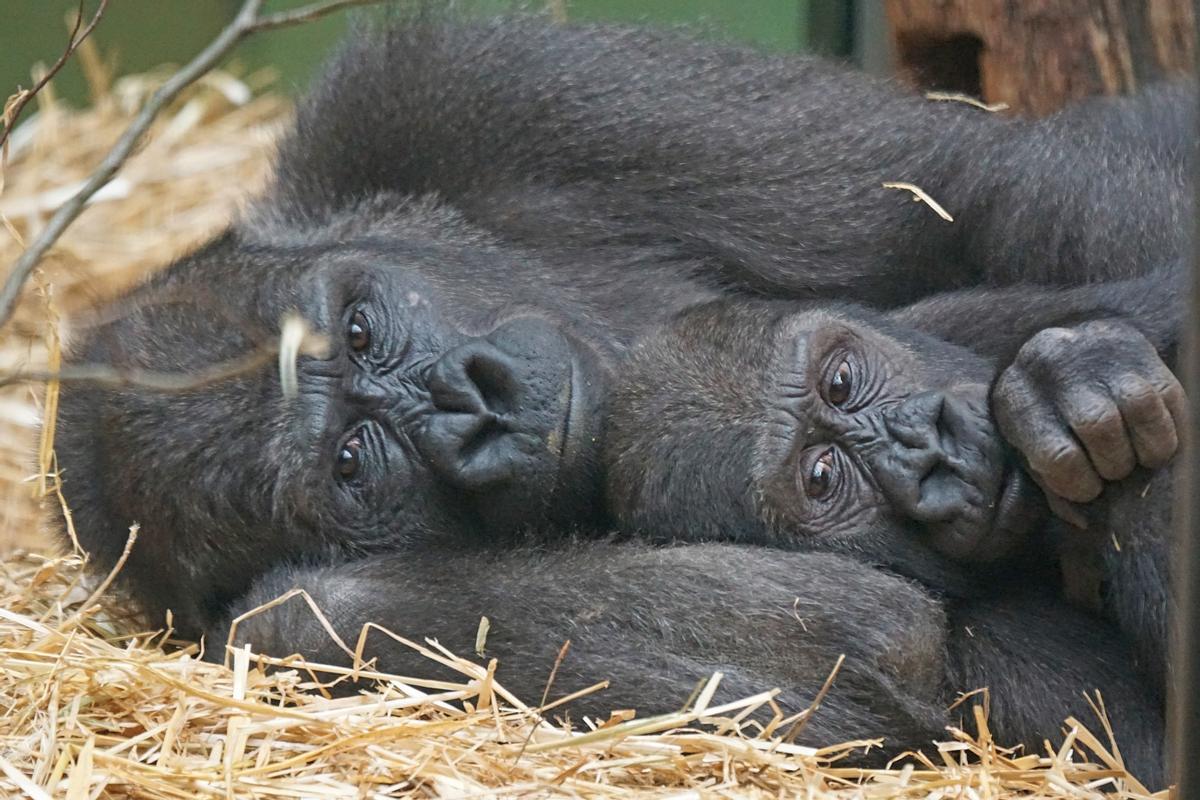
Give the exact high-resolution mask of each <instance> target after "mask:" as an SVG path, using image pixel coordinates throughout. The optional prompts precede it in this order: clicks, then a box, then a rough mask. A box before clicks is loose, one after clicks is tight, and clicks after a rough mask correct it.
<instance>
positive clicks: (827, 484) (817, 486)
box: [804, 447, 834, 500]
mask: <svg viewBox="0 0 1200 800" xmlns="http://www.w3.org/2000/svg"><path fill="white" fill-rule="evenodd" d="M833 477H834V466H833V448H832V447H831V448H829V449H828V450H826V451H825V452H824V453H822V454H821V455H820V457H818V458H817V460H816V461H814V462H813V463H812V466H811V467H809V470H808V476H807V479H806V480H805V481H804V493H805V494H807V495H808V496H809V497H811V498H813V499H814V500H819V499H820V498H822V497H824V496H825V495H827V494H828V493H829V490H830V489H831V488H832V487H833Z"/></svg>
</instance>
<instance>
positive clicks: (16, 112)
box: [0, 0, 108, 148]
mask: <svg viewBox="0 0 1200 800" xmlns="http://www.w3.org/2000/svg"><path fill="white" fill-rule="evenodd" d="M107 8H108V0H100V5H99V6H97V7H96V13H95V14H94V15H93V16H92V18H91V20H90V21H89V22H88V24H87V27H85V28H84V29H83V31H80V30H79V26H80V25H82V24H83V0H79V10H78V11H76V13H75V24H74V26H72V28H71V35H70V37H69V38H68V39H67V48H66V49H65V50H63V52H62V55H60V56H59V57H58V61H55V62H54V66H52V67H50V69H49V70H48V71H47V72H46V74H45V75H43V76H42V77H41V78H40V79H39V80H38V81H37V82H36V83H35V84H34V85H33V88H31V89H28V90H26V91H23V92H20V93H18V95H17V99H16V101H14V102H13V104H12V106H11V107H10V108H9V109H7V110H6V113H5V115H4V130H3V132H0V148H2V147H4V144H5V142H7V141H8V136H9V134H10V133H12V130H13V128H14V127H16V124H17V119H18V118H19V117H20V116H21V112H22V111H23V110H24V109H25V106H26V105H27V104H28V103H29V101H30V100H32V99H33V98H34V96H35V95H37V93H38V92H40V91H41V90H42V88H43V87H44V86H45V85H46V84H47V83H49V82H50V79H51V78H53V77H54V76H55V75H57V74H58V71H59V70H61V69H62V68H63V66H64V65H66V63H67V59H69V58H70V57H71V55H72V54H73V53H74V52H75V48H77V47H79V45H80V44H82V43H83V40H84V39H86V38H87V37H88V36H90V35H91V34H92V31H94V30H95V29H96V23H98V22H99V21H100V18H101V17H103V16H104V11H105V9H107Z"/></svg>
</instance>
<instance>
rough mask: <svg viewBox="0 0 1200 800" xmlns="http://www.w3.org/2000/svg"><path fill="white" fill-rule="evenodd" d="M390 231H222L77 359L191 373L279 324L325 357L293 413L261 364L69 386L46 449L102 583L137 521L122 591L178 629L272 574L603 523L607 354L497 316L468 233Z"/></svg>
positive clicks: (146, 290) (479, 251) (137, 296)
mask: <svg viewBox="0 0 1200 800" xmlns="http://www.w3.org/2000/svg"><path fill="white" fill-rule="evenodd" d="M409 223H411V224H416V223H412V221H411V220H409ZM409 223H406V224H409ZM385 232H386V233H389V235H387V236H376V237H372V236H369V235H363V233H362V232H361V231H359V232H355V231H338V230H333V231H331V232H330V233H329V236H328V238H325V237H316V236H314V235H311V234H305V237H304V238H296V239H294V240H293V239H289V238H288V237H287V236H284V235H281V234H279V233H278V232H277V231H276V232H272V235H271V236H270V237H268V238H267V239H266V240H262V239H259V240H256V239H254V238H253V237H252V236H251V235H250V234H245V233H240V234H231V235H228V236H226V237H223V238H222V239H219V240H217V241H216V242H214V243H212V244H210V245H209V246H207V247H205V248H203V249H202V250H200V251H199V252H197V253H195V254H193V255H192V256H189V257H187V258H185V259H183V260H182V261H181V262H179V263H177V264H176V265H174V266H173V267H171V268H170V269H168V270H167V271H166V273H165V274H164V275H162V276H160V277H159V278H158V279H156V280H155V281H153V282H151V283H150V284H148V285H147V286H145V287H143V288H142V289H141V290H139V291H137V292H135V293H134V295H133V296H132V297H130V298H128V299H127V300H126V301H125V302H124V303H123V304H118V309H122V308H123V309H125V310H124V311H123V312H121V313H120V314H119V318H118V319H116V320H115V321H113V322H110V323H108V324H107V325H105V326H103V327H101V328H99V329H97V330H95V331H92V332H91V335H90V336H89V338H88V340H87V341H85V342H84V343H83V346H82V347H81V348H76V352H75V355H74V358H75V360H81V361H86V362H89V363H112V364H114V365H116V366H117V367H118V368H119V369H146V370H154V371H159V372H193V373H194V372H197V371H199V370H202V369H205V368H210V367H212V366H213V365H214V364H217V363H221V362H226V361H229V360H231V359H237V358H240V357H244V356H245V355H246V353H248V352H252V351H253V350H255V348H261V347H263V346H269V345H270V344H271V340H272V339H275V338H276V337H277V336H278V333H277V330H278V325H279V320H280V319H281V318H282V317H283V316H284V315H285V314H287V313H292V312H298V313H300V314H301V315H302V316H303V317H304V318H305V319H306V320H307V321H308V322H309V324H310V326H311V327H312V328H314V329H315V330H317V331H319V332H321V333H323V334H325V336H326V337H327V339H328V340H329V343H330V345H331V346H330V347H329V348H328V350H327V353H325V354H324V357H321V358H313V357H301V358H300V360H299V362H298V364H297V372H298V385H299V392H298V394H297V396H295V397H284V396H283V395H282V393H281V390H280V382H279V377H278V371H277V369H276V366H275V365H274V364H271V365H269V366H268V367H265V368H263V369H261V370H258V371H256V372H253V373H248V374H243V375H240V376H238V377H236V378H234V379H231V380H225V381H221V382H218V383H213V384H211V385H207V386H204V387H202V388H200V389H197V390H193V391H188V392H183V393H175V394H164V393H156V392H149V391H143V390H139V389H136V388H121V389H109V388H102V387H97V386H86V385H76V386H73V387H68V388H67V389H65V390H64V393H63V398H62V403H61V406H60V408H61V411H60V414H61V419H62V425H61V435H60V437H59V441H58V451H59V453H60V459H61V461H62V463H63V465H64V491H65V494H66V499H67V501H68V503H69V504H70V506H71V508H72V510H73V512H74V516H75V523H76V528H77V530H78V532H79V537H80V540H81V542H82V543H83V545H84V547H85V548H86V549H87V550H88V551H89V552H92V553H93V555H94V556H95V557H96V560H97V562H98V563H99V564H100V565H105V564H109V563H111V562H112V561H113V560H115V558H116V555H117V554H119V552H120V549H121V546H122V545H123V543H124V541H125V538H126V532H127V530H128V528H129V526H130V524H131V523H133V522H135V521H136V522H138V523H140V525H141V528H142V536H141V537H140V539H139V542H138V545H137V547H136V548H135V549H134V550H133V552H132V555H131V558H130V562H129V564H128V565H127V567H126V571H125V572H126V576H125V577H126V582H127V585H129V586H130V587H132V588H133V589H134V590H135V592H136V594H137V595H138V596H139V599H141V600H142V601H143V603H144V604H145V605H146V606H147V607H148V611H149V612H150V613H151V614H152V615H160V614H161V612H162V611H164V610H165V609H167V608H170V609H172V610H173V611H174V615H175V620H176V623H175V624H176V627H177V629H179V630H181V631H182V632H184V633H189V632H192V633H194V632H195V630H196V628H197V627H198V626H200V625H203V624H205V621H206V620H207V619H211V618H212V617H213V616H214V615H216V614H219V613H220V611H221V609H222V608H223V606H224V605H225V604H226V603H228V601H229V600H230V599H232V598H233V597H235V596H236V595H238V594H240V593H241V592H243V591H245V589H246V587H247V586H248V584H249V582H250V581H251V580H253V578H254V577H255V575H256V574H258V573H259V572H261V571H262V570H263V569H264V568H267V567H269V566H271V565H273V564H275V563H278V562H280V561H283V560H288V559H293V560H294V559H300V560H303V559H305V558H312V557H318V556H321V555H324V554H326V553H328V552H330V551H335V552H338V551H340V552H343V553H356V554H363V553H371V552H381V551H394V550H396V549H398V548H400V547H411V546H420V545H422V544H423V543H425V542H429V541H436V542H437V543H438V544H439V545H441V546H451V547H452V546H454V544H455V543H456V542H457V543H459V544H465V543H467V542H469V541H471V540H473V539H478V538H480V537H489V538H493V537H503V536H506V535H511V534H515V533H517V532H520V531H522V530H524V529H526V528H531V527H539V526H550V525H554V524H562V523H565V522H566V521H568V520H570V521H572V522H575V521H577V520H579V519H581V518H582V519H584V520H586V519H588V518H589V517H588V515H589V513H594V514H596V515H599V514H600V506H601V503H600V501H599V499H598V498H599V493H600V480H599V478H598V475H597V472H596V468H595V462H596V450H597V448H596V446H595V442H596V441H597V440H598V438H599V434H598V427H599V424H600V419H601V414H600V411H599V404H600V402H601V399H602V397H603V394H604V392H603V384H604V382H605V372H606V367H604V366H603V361H602V356H601V355H600V354H599V352H598V351H597V350H595V349H594V348H593V347H592V346H591V344H589V343H588V342H587V341H585V339H584V337H583V336H582V335H580V334H579V333H577V332H576V331H575V329H574V328H573V326H572V323H571V320H570V319H569V316H568V315H567V314H566V313H564V312H563V311H562V310H555V309H554V308H553V307H550V308H546V309H545V310H541V311H538V312H532V311H530V310H529V309H530V308H531V307H536V303H533V302H522V300H523V298H519V297H518V298H517V299H515V300H514V299H513V295H514V294H518V293H517V292H509V293H508V295H507V297H506V298H505V299H503V300H496V299H495V297H496V296H498V293H496V292H494V290H493V289H492V287H490V286H489V285H488V280H489V278H488V276H489V275H491V274H493V273H494V272H498V271H502V268H503V266H504V261H503V259H504V258H505V257H506V256H505V255H504V254H503V253H501V252H498V251H497V250H496V249H494V248H488V247H486V246H479V247H471V246H464V245H463V244H462V243H461V239H462V238H463V237H462V235H461V231H459V232H455V235H456V236H458V239H459V241H458V242H457V243H455V244H453V245H451V244H447V243H444V242H442V241H439V240H438V239H437V237H432V238H431V237H428V236H424V237H422V236H419V235H417V234H418V233H420V231H418V232H416V233H414V232H413V231H412V230H404V231H398V230H390V231H385ZM489 267H491V268H492V269H491V271H489ZM463 275H471V276H478V277H475V278H472V279H471V280H465V279H463V278H462V277H461V276H463ZM217 298H219V300H217ZM535 299H536V298H535ZM546 305H548V304H546ZM543 308H545V305H544V306H543ZM159 620H161V616H156V621H159Z"/></svg>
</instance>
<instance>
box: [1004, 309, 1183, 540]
mask: <svg viewBox="0 0 1200 800" xmlns="http://www.w3.org/2000/svg"><path fill="white" fill-rule="evenodd" d="M992 409H993V412H994V414H995V418H996V422H997V424H998V425H999V427H1000V430H1001V432H1002V434H1003V435H1004V437H1005V438H1006V439H1007V440H1008V442H1009V443H1010V444H1012V445H1013V446H1014V447H1015V448H1016V449H1017V450H1018V451H1020V453H1021V455H1022V456H1023V457H1024V459H1025V461H1026V463H1027V464H1028V466H1029V468H1030V471H1031V473H1032V474H1033V476H1034V478H1035V479H1036V480H1037V481H1038V482H1039V483H1040V484H1041V485H1042V487H1043V488H1044V489H1045V490H1046V493H1047V497H1048V499H1049V500H1050V503H1051V506H1052V507H1054V508H1055V511H1056V512H1057V513H1059V514H1060V515H1061V516H1064V517H1065V518H1067V519H1068V521H1071V522H1074V523H1076V524H1078V517H1079V515H1078V514H1076V513H1072V511H1071V510H1070V507H1069V505H1068V504H1069V503H1086V502H1089V501H1091V500H1094V499H1095V498H1096V497H1097V496H1098V495H1099V494H1100V492H1101V491H1102V490H1103V488H1104V481H1106V480H1108V481H1115V480H1120V479H1122V478H1125V477H1127V476H1128V475H1129V474H1130V473H1131V472H1132V471H1133V470H1134V468H1135V467H1137V466H1138V465H1141V466H1143V467H1147V468H1150V469H1156V468H1158V467H1161V466H1164V465H1165V464H1166V463H1167V462H1168V461H1169V460H1170V459H1171V457H1172V456H1173V455H1174V454H1175V451H1176V449H1178V447H1179V432H1180V431H1182V430H1183V427H1182V426H1183V424H1184V419H1185V417H1184V412H1185V397H1184V392H1183V387H1182V386H1180V384H1179V381H1178V380H1177V379H1176V377H1175V375H1174V374H1173V373H1172V372H1171V370H1170V369H1169V368H1168V367H1167V366H1166V364H1164V363H1163V361H1162V359H1161V358H1160V357H1159V355H1158V353H1157V351H1156V350H1155V348H1154V346H1153V345H1152V344H1151V343H1150V341H1149V340H1148V339H1147V338H1146V337H1145V336H1143V335H1142V333H1141V332H1140V331H1138V330H1137V328H1135V327H1133V326H1132V325H1130V324H1129V323H1127V322H1124V321H1121V320H1118V319H1105V320H1095V321H1090V322H1085V323H1082V324H1079V325H1075V326H1072V327H1069V328H1068V327H1062V328H1046V329H1044V330H1042V331H1040V332H1039V333H1037V334H1035V335H1033V336H1032V337H1031V338H1030V339H1029V340H1028V341H1026V342H1025V344H1024V345H1023V346H1022V347H1021V349H1020V351H1019V352H1018V353H1017V357H1016V360H1015V361H1014V362H1013V364H1012V365H1011V366H1009V367H1008V368H1007V369H1005V370H1004V371H1003V372H1002V373H1001V375H1000V378H999V380H998V381H997V382H996V384H995V386H994V387H993V389H992ZM1064 501H1066V502H1064Z"/></svg>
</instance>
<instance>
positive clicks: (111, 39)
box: [0, 0, 850, 102]
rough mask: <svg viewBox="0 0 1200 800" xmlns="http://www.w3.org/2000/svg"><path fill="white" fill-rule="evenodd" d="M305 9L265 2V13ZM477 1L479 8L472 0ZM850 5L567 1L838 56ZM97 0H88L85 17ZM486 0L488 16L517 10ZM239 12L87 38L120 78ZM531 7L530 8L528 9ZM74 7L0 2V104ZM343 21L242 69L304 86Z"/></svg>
mask: <svg viewBox="0 0 1200 800" xmlns="http://www.w3.org/2000/svg"><path fill="white" fill-rule="evenodd" d="M310 1H311V0H268V8H269V9H280V8H287V7H289V6H292V7H294V6H298V5H304V4H306V3H307V2H310ZM476 2H478V0H476ZM849 3H850V0H566V6H567V13H568V16H569V17H570V18H571V19H579V20H621V21H633V22H645V23H651V24H654V23H658V24H664V23H666V24H677V23H694V24H698V25H699V26H700V27H701V29H702V30H704V31H707V32H709V33H712V34H716V35H720V36H728V37H731V38H734V39H738V40H741V41H745V42H749V43H752V44H755V45H758V46H761V47H763V48H766V49H770V50H776V51H790V50H800V49H816V50H821V51H824V52H834V53H844V52H846V51H847V48H846V45H845V42H847V41H849V39H848V30H849V28H848V25H847V24H846V22H845V21H846V20H848V19H849V15H848V13H847V9H848V8H849ZM95 4H96V0H87V6H88V9H89V10H90V9H92V8H94V6H95ZM517 4H518V3H515V2H509V0H483V3H482V5H483V6H485V7H489V8H504V7H511V6H513V5H517ZM240 5H241V2H240V0H110V5H109V10H108V13H107V14H106V16H105V18H104V19H103V20H102V21H101V23H100V25H99V27H98V28H97V29H96V33H95V34H94V37H95V40H96V42H97V43H98V44H99V45H100V47H101V52H102V53H103V54H105V55H106V56H114V55H115V57H116V58H117V63H118V72H119V73H128V72H137V71H143V70H146V69H149V68H151V67H154V66H157V65H159V64H162V63H167V62H170V63H180V62H182V61H185V60H187V59H188V58H190V56H191V55H192V54H194V53H195V52H196V51H197V50H199V49H200V48H201V47H203V46H204V44H205V43H207V42H208V40H210V39H211V38H212V37H213V36H214V35H215V34H216V33H217V31H218V30H220V28H221V27H222V25H223V24H224V23H225V22H226V21H228V20H229V19H230V18H231V17H232V15H233V13H234V11H235V10H236V9H237V8H238V7H239V6H240ZM533 5H536V3H533ZM74 8H75V3H74V2H72V1H71V0H0V97H3V96H7V95H8V94H10V93H11V92H12V91H13V90H14V89H15V87H16V86H17V85H18V84H20V85H23V86H28V85H29V84H30V78H29V67H30V66H31V65H32V64H33V63H34V62H35V61H38V60H40V61H43V62H44V63H46V64H47V65H48V64H51V63H53V61H54V60H55V59H56V58H57V57H58V54H59V53H60V52H61V50H62V47H63V44H64V41H65V39H66V35H67V28H66V19H67V16H68V14H69V13H71V11H72V10H73V9H74ZM345 25H346V15H345V14H338V15H336V16H334V17H331V18H327V19H324V20H321V21H319V22H316V23H311V24H308V25H304V26H301V27H298V28H293V29H289V30H281V31H274V32H270V33H264V34H259V35H258V36H255V37H254V38H252V39H250V40H248V41H247V42H245V43H244V44H242V45H241V46H240V47H239V48H238V50H237V51H236V55H235V56H234V58H235V60H237V61H239V62H240V63H241V64H243V65H245V66H249V67H257V66H262V65H265V64H273V65H276V66H278V67H279V68H280V70H281V71H282V73H283V85H284V87H285V88H287V89H289V90H294V89H296V88H299V87H301V86H303V85H304V83H305V82H306V81H307V80H308V78H309V76H310V75H311V73H312V71H313V69H314V68H315V67H316V66H317V65H318V64H319V63H320V61H321V58H322V57H323V55H324V54H325V53H326V52H328V50H329V48H330V47H331V46H332V45H333V43H334V42H336V40H337V38H338V36H339V35H340V34H341V32H342V31H343V30H344V29H345ZM55 89H56V90H57V91H58V94H59V95H60V96H63V97H66V98H68V99H70V100H72V101H75V102H79V101H82V100H84V99H85V98H86V95H87V92H86V84H85V82H84V80H83V76H82V73H81V71H80V69H79V66H78V65H77V64H69V65H68V66H67V68H66V69H64V70H63V72H62V73H61V74H60V76H59V77H58V78H57V79H56V80H55Z"/></svg>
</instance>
